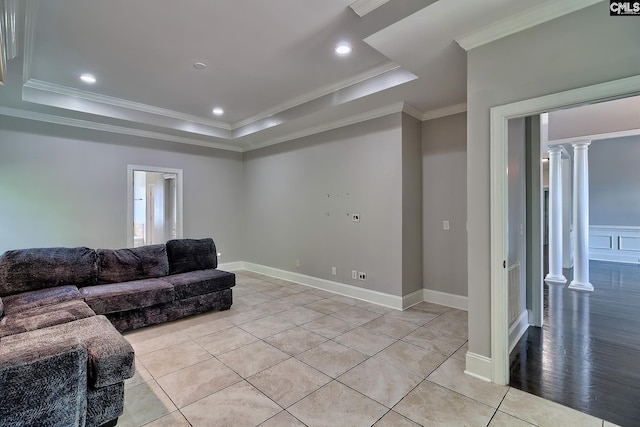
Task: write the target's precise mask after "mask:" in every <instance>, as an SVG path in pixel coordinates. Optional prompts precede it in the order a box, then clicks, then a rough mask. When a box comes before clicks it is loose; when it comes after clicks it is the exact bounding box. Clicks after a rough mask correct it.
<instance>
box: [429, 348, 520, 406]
mask: <svg viewBox="0 0 640 427" xmlns="http://www.w3.org/2000/svg"><path fill="white" fill-rule="evenodd" d="M464 369H465V362H463V361H461V360H458V359H453V358H449V359H447V360H446V361H445V362H444V363H443V364H442V365H440V367H438V369H436V370H435V371H433V373H432V374H431V375H429V377H428V380H429V381H431V382H434V383H436V384H439V385H441V386H443V387H446V388H448V389H449V390H453V391H455V392H458V393H460V394H462V395H464V396H467V397H470V398H472V399H475V400H477V401H479V402H482V403H484V404H485V405H488V406H491V407H492V408H497V407H498V406H499V405H500V402H501V401H502V399H503V398H504V395H505V394H507V391H508V390H509V387H505V386H501V385H497V384H493V383H489V382H486V381H482V380H479V379H477V378H474V377H472V376H471V375H466V374H465V373H464Z"/></svg>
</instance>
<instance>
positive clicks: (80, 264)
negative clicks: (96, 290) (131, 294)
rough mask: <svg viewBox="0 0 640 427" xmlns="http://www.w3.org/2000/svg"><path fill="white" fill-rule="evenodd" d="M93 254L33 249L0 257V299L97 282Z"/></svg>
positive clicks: (85, 249) (80, 249)
mask: <svg viewBox="0 0 640 427" xmlns="http://www.w3.org/2000/svg"><path fill="white" fill-rule="evenodd" d="M96 259H97V257H96V252H95V251H94V250H93V249H89V248H85V247H80V248H34V249H18V250H12V251H7V252H5V253H4V254H2V255H0V297H2V296H6V295H12V294H17V293H20V292H28V291H36V290H39V289H45V288H52V287H54V286H65V285H73V286H87V285H93V284H95V283H96V282H97V280H98V268H97V262H96Z"/></svg>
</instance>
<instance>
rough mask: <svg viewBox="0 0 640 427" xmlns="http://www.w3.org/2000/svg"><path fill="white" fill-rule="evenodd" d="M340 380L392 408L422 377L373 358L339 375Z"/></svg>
mask: <svg viewBox="0 0 640 427" xmlns="http://www.w3.org/2000/svg"><path fill="white" fill-rule="evenodd" d="M338 381H340V382H341V383H343V384H345V385H348V386H349V387H351V388H352V389H354V390H357V391H359V392H360V393H362V394H364V395H365V396H367V397H369V398H371V399H373V400H375V401H376V402H379V403H382V404H383V405H385V406H386V407H388V408H391V407H393V405H395V404H396V403H398V402H399V401H400V399H402V398H403V397H404V396H405V395H406V394H407V393H409V392H410V391H411V390H412V389H413V388H414V387H415V386H417V385H418V384H420V382H421V381H422V377H420V376H418V375H414V374H412V373H410V372H409V371H407V370H404V369H401V368H398V367H396V366H394V365H388V364H386V363H383V362H381V361H379V360H377V359H374V358H371V359H368V360H366V361H364V362H362V363H361V364H359V365H358V366H356V367H355V368H353V369H351V370H350V371H348V372H347V373H345V374H343V375H341V376H340V377H338Z"/></svg>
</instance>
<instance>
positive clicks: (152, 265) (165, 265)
mask: <svg viewBox="0 0 640 427" xmlns="http://www.w3.org/2000/svg"><path fill="white" fill-rule="evenodd" d="M96 253H97V254H98V283H120V282H129V281H131V280H140V279H151V278H154V277H162V276H166V275H167V274H169V260H168V259H167V249H166V247H165V245H150V246H142V247H139V248H129V249H98V250H97V251H96Z"/></svg>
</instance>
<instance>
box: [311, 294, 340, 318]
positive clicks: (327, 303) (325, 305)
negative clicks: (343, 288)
mask: <svg viewBox="0 0 640 427" xmlns="http://www.w3.org/2000/svg"><path fill="white" fill-rule="evenodd" d="M306 293H309V292H306ZM305 307H306V308H309V309H311V310H314V311H317V312H319V313H323V314H331V313H335V312H336V311H339V310H343V309H345V308H347V307H350V306H349V305H347V304H343V303H341V302H338V301H334V300H332V299H322V300H320V301H316V302H314V303H311V304H306V305H305Z"/></svg>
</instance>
